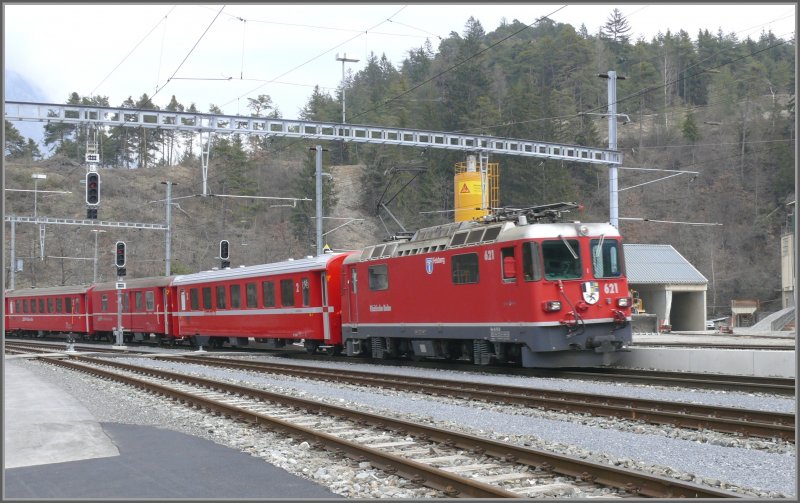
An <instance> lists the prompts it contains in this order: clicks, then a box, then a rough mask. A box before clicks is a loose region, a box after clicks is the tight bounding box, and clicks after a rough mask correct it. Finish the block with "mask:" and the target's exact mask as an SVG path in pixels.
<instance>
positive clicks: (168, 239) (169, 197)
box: [161, 181, 178, 276]
mask: <svg viewBox="0 0 800 503" xmlns="http://www.w3.org/2000/svg"><path fill="white" fill-rule="evenodd" d="M161 184H162V185H166V186H167V222H166V224H167V237H166V243H165V245H164V246H165V248H166V250H165V251H164V262H165V270H164V275H165V276H169V275H170V274H171V272H172V269H171V265H170V261H171V258H172V253H171V252H170V250H171V248H172V186H173V185H178V184H177V183H173V182H170V181H166V182H161Z"/></svg>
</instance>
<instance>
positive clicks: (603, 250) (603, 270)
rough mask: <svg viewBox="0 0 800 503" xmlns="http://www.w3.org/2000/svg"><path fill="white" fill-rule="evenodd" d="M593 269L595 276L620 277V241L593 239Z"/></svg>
mask: <svg viewBox="0 0 800 503" xmlns="http://www.w3.org/2000/svg"><path fill="white" fill-rule="evenodd" d="M591 252H592V271H593V272H594V277H595V278H618V277H619V276H621V275H622V260H620V247H619V242H618V241H616V240H614V239H603V238H600V239H592V242H591Z"/></svg>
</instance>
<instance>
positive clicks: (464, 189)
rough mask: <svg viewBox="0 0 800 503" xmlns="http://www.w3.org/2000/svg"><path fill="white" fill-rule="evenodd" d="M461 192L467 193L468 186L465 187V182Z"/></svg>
mask: <svg viewBox="0 0 800 503" xmlns="http://www.w3.org/2000/svg"><path fill="white" fill-rule="evenodd" d="M461 193H462V194H469V187H467V184H466V183H465V184H464V186H463V187H461Z"/></svg>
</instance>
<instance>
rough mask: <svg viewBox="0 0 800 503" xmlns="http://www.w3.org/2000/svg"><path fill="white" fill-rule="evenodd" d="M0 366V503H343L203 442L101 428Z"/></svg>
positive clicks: (40, 383)
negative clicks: (91, 502)
mask: <svg viewBox="0 0 800 503" xmlns="http://www.w3.org/2000/svg"><path fill="white" fill-rule="evenodd" d="M3 367H4V383H5V386H4V388H5V390H4V391H5V393H4V395H5V400H4V402H5V403H4V405H5V410H4V417H5V429H4V445H5V448H4V454H5V456H4V460H5V465H4V478H5V492H4V494H3V496H4V498H3V499H35V500H39V499H59V500H60V499H78V500H82V499H90V498H99V499H143V498H154V499H174V498H202V499H216V498H225V499H237V498H249V499H264V498H278V499H289V498H292V499H297V498H299V499H312V498H314V499H316V498H341V496H339V495H337V494H335V493H332V492H330V491H329V490H328V489H326V488H324V487H322V486H320V485H318V484H315V483H313V482H311V481H308V480H306V479H303V478H300V477H297V476H295V475H293V474H290V473H289V472H287V471H285V470H283V469H281V468H278V467H275V466H273V465H270V464H268V463H265V462H264V461H262V460H259V459H257V458H254V457H252V456H250V455H248V454H246V453H243V452H240V451H237V450H235V449H231V448H228V447H224V446H221V445H218V444H215V443H214V442H211V441H209V440H205V439H201V438H197V437H193V436H191V435H187V434H184V433H180V432H176V431H172V430H166V429H162V428H156V427H151V426H140V425H131V424H121V423H101V422H98V421H97V420H96V419H95V418H94V417H93V416H92V415H91V413H90V412H89V411H88V410H87V409H86V408H85V407H84V406H83V405H82V404H81V403H80V402H79V401H78V400H77V399H75V398H74V397H72V396H70V395H69V394H68V393H66V392H65V391H63V390H61V389H60V388H59V387H58V386H55V385H53V384H51V383H49V382H47V381H44V380H42V379H40V378H38V377H37V376H36V375H35V374H33V373H32V372H30V371H29V370H27V369H25V368H24V367H23V366H21V365H19V364H18V363H16V362H15V361H14V360H9V359H6V360H5V362H4V365H3Z"/></svg>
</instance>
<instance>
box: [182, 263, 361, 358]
mask: <svg viewBox="0 0 800 503" xmlns="http://www.w3.org/2000/svg"><path fill="white" fill-rule="evenodd" d="M345 257H346V254H324V255H320V256H318V257H308V258H305V259H300V260H287V261H284V262H278V263H274V264H264V265H256V266H248V267H239V268H235V269H227V268H226V269H222V270H212V271H204V272H200V273H196V274H187V275H182V276H176V277H175V279H174V281H173V287H174V288H175V295H176V298H177V301H176V311H175V332H174V334H173V335H174V336H175V337H177V338H179V339H185V338H191V339H192V341H193V342H194V343H196V344H199V345H206V344H208V345H211V346H212V347H213V346H221V345H222V344H223V343H224V342H229V343H231V344H234V345H240V346H241V345H245V344H247V341H248V338H251V337H252V338H254V339H255V340H256V342H264V341H266V340H271V341H272V343H271V345H272V346H274V347H282V346H283V345H285V344H286V343H293V342H299V341H301V340H302V341H304V343H305V346H306V348H307V349H308V350H309V351H312V352H313V351H315V350H316V349H317V348H319V347H322V348H325V349H328V350H330V351H334V350H335V349H336V348H338V347H340V345H341V335H342V333H341V319H340V312H341V299H340V298H339V295H338V293H339V291H340V280H341V266H342V261H343V260H344V259H345Z"/></svg>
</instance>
